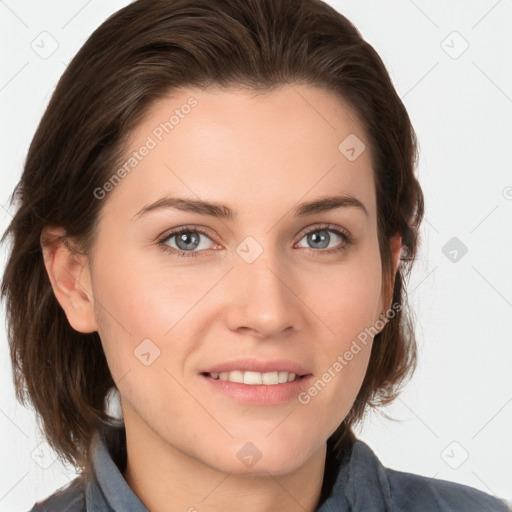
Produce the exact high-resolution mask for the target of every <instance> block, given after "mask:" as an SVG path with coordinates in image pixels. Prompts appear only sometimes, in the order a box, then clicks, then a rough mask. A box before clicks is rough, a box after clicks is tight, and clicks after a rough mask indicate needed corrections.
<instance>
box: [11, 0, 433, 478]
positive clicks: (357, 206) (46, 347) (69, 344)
mask: <svg viewBox="0 0 512 512" xmlns="http://www.w3.org/2000/svg"><path fill="white" fill-rule="evenodd" d="M415 157H416V142H415V136H414V132H413V129H412V126H411V124H410V120H409V118H408V115H407V112H406V110H405V108H404V106H403V104H402V102H401V101H400V98H399V97H398V95H397V94H396V91H395V90H394V88H393V85H392V83H391V81H390V78H389V76H388V74H387V72H386V70H385V67H384V65H383V63H382V61H381V59H380V58H379V57H378V55H377V54H376V52H375V51H374V49H373V48H372V47H371V46H370V45H369V44H368V43H367V42H365V41H364V40H363V39H362V37H361V36H360V34H359V33H358V31H357V30H356V29H355V28H354V26H353V25H352V24H351V23H350V22H349V21H348V20H347V19H346V18H344V17H343V16H342V15H341V14H339V13H338V12H336V11H335V10H334V9H332V8H331V7H329V6H328V5H326V4H324V3H322V2H318V1H302V2H296V1H291V0H284V1H282V2H273V1H271V0H259V1H256V0H251V1H248V2H239V1H234V0H225V1H222V2H219V1H215V2H214V1H211V0H194V1H172V2H169V1H136V2H134V3H132V4H130V5H129V6H127V7H126V8H124V9H122V10H120V11H119V12H117V13H115V14H114V15H113V16H111V17H110V18H109V19H108V20H107V21H106V22H105V23H103V24H102V25H101V26H100V27H99V28H98V29H97V30H96V31H95V32H94V33H93V34H92V36H91V37H90V38H89V39H88V41H87V42H86V43H85V44H84V46H83V47H82V48H81V50H80V51H79V52H78V54H77V55H76V57H75V58H74V59H73V60H72V61H71V63H70V64H69V66H68V68H67V69H66V71H65V73H64V75H63V76H62V78H61V80H60V81H59V83H58V86H57V88H56V90H55V92H54V94H53V96H52V99H51V101H50V103H49V105H48V107H47V110H46V112H45V114H44V116H43V118H42V120H41V123H40V125H39V127H38V129H37V132H36V134H35V136H34V139H33V141H32V144H31V146H30V149H29V153H28V156H27V160H26V164H25V169H24V171H23V175H22V177H21V180H20V182H19V184H18V186H17V188H16V190H15V193H14V194H13V200H16V201H17V211H16V214H15V216H14V218H13V220H12V222H11V224H10V225H9V227H8V229H7V231H6V232H5V234H4V239H6V238H7V237H8V236H9V235H10V236H11V237H12V244H13V245H12V249H11V252H10V255H9V259H8V262H7V266H6V271H5V274H4V277H3V282H2V295H3V297H4V299H5V300H6V305H7V308H6V309H7V314H8V325H9V340H10V346H11V355H12V362H13V368H14V378H15V384H16V389H17V393H18V398H19V399H20V400H21V401H27V400H28V401H30V402H32V403H33V405H34V406H35V408H36V411H37V412H38V414H39V417H40V419H41V422H42V426H43V428H44V431H45V434H46V436H47V438H48V441H49V442H50V444H51V445H52V446H53V447H54V448H55V449H56V450H57V451H58V453H59V454H61V455H62V457H63V458H65V459H67V460H69V461H71V462H72V463H74V464H76V465H77V466H78V467H87V465H88V462H89V461H88V457H89V452H88V448H89V444H90V441H91V437H92V435H93V433H94V431H95V430H96V429H97V427H98V425H99V424H100V422H101V421H107V420H108V419H109V415H108V410H107V404H106V397H107V394H108V393H109V391H111V390H117V391H118V392H119V395H120V398H121V404H122V407H123V415H124V419H125V422H126V424H127V428H128V426H130V428H137V429H141V430H145V431H146V432H147V434H148V435H152V436H155V438H158V439H159V440H160V441H161V442H163V443H167V444H169V445H172V446H173V447H175V448H176V449H178V450H180V451H182V452H184V453H186V454H188V455H191V456H192V457H195V458H196V459H198V460H199V461H201V462H203V463H205V464H207V465H209V466H212V467H216V468H219V469H221V470H223V471H226V472H227V471H230V472H232V471H238V472H244V471H245V472H249V471H252V472H254V469H252V470H249V469H248V468H245V467H244V466H243V465H241V464H240V461H239V460H238V459H237V454H238V453H239V450H240V449H242V447H243V446H245V445H246V443H248V442H251V443H253V444H254V445H255V446H256V447H257V448H258V449H259V450H260V452H261V453H262V459H261V463H259V465H258V466H256V467H257V470H258V471H270V472H272V473H280V472H281V473H283V472H286V471H290V470H291V469H293V468H294V467H297V466H299V465H300V464H301V463H302V462H304V461H305V460H306V459H307V457H309V456H311V454H312V453H313V452H314V451H315V450H317V449H318V448H319V447H320V446H321V445H322V444H323V443H325V441H326V440H327V439H328V438H331V439H333V440H334V441H336V443H337V445H341V444H342V442H343V439H345V438H347V436H350V434H351V428H352V427H353V425H354V424H355V423H356V422H357V421H360V420H361V419H362V418H363V416H364V414H365V411H366V410H367V409H368V408H370V407H377V406H380V405H383V404H386V403H388V402H390V401H391V400H392V399H393V398H395V397H396V396H397V394H398V391H399V389H400V386H401V385H402V384H403V382H404V379H405V377H407V376H410V375H411V373H412V371H413V369H414V366H415V362H416V346H415V340H414V333H413V330H412V327H411V322H410V318H409V312H408V311H407V308H406V297H405V278H406V275H407V273H408V272H410V268H411V265H412V263H413V261H414V258H415V254H416V251H417V245H418V228H419V224H420V222H421V219H422V215H423V196H422V192H421V189H420V186H419V184H418V182H417V180H416V178H415V176H414V164H415ZM334 196H337V197H342V200H336V201H335V200H334V199H332V198H333V197H334ZM166 198H167V199H169V198H172V200H173V201H172V205H170V204H169V201H167V203H166V202H165V201H160V200H162V199H166ZM177 198H180V199H182V200H184V201H177V200H176V199H177ZM327 198H331V199H330V200H329V201H325V200H326V199H327ZM187 201H188V202H187ZM191 201H194V202H195V204H194V205H191V203H190V202H191ZM335 202H336V204H334V203H335ZM205 203H210V206H207V205H205ZM306 203H307V204H306ZM313 203H315V204H313ZM170 206H172V208H171V207H170ZM334 206H336V207H334ZM175 228H183V229H182V231H183V232H182V233H181V235H180V234H179V233H177V232H176V229H175ZM313 228H314V229H313ZM350 354H351V355H350ZM239 358H244V359H258V360H275V359H286V360H289V361H293V362H296V363H298V364H300V365H301V366H302V367H303V369H304V370H305V372H304V373H307V374H308V375H309V379H310V380H309V381H308V386H307V387H306V388H304V389H302V390H301V393H300V394H299V393H298V394H297V397H296V398H295V399H293V400H287V401H283V402H282V403H279V404H276V403H273V404H259V405H255V404H248V403H245V402H243V401H240V400H237V399H236V398H233V397H230V398H228V397H226V396H224V395H222V394H219V393H218V392H217V391H216V390H215V389H213V388H212V387H211V385H210V384H211V383H210V382H208V381H207V379H209V377H208V376H206V375H205V374H206V373H208V372H209V371H213V370H214V367H215V366H216V365H218V364H221V363H224V362H227V361H232V360H234V359H239ZM284 418H286V420H285V421H283V419H284ZM290 453H291V454H293V455H292V456H290Z"/></svg>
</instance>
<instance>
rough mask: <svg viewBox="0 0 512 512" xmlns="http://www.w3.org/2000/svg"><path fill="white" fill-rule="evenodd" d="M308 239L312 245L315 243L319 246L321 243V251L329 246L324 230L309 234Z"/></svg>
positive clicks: (327, 236)
mask: <svg viewBox="0 0 512 512" xmlns="http://www.w3.org/2000/svg"><path fill="white" fill-rule="evenodd" d="M318 233H323V234H318ZM309 238H310V241H311V242H313V243H314V244H315V243H320V244H322V243H323V245H321V247H320V248H321V249H325V248H326V247H327V246H328V245H329V235H328V234H327V231H325V230H323V231H318V232H317V233H311V234H310V235H309ZM317 247H318V246H317Z"/></svg>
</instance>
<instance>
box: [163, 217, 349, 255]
mask: <svg viewBox="0 0 512 512" xmlns="http://www.w3.org/2000/svg"><path fill="white" fill-rule="evenodd" d="M329 233H332V234H334V236H332V235H331V234H329ZM304 238H305V239H306V243H307V244H309V245H308V246H306V248H307V249H311V250H313V253H314V254H315V255H326V254H332V253H335V252H340V251H343V250H346V249H348V247H349V246H350V245H352V244H353V239H352V236H351V234H350V233H349V232H348V231H346V230H344V229H343V228H340V227H339V226H336V225H333V224H327V225H321V226H315V227H313V228H310V229H309V230H307V231H306V232H305V233H304V234H303V236H302V238H301V240H302V239H304ZM208 241H209V242H210V243H208ZM333 241H334V242H337V243H336V245H335V246H334V247H331V248H329V244H330V243H331V242H333ZM211 242H212V239H211V238H210V237H209V236H208V234H207V232H206V231H205V230H204V229H203V228H201V227H199V226H197V227H195V226H182V227H180V228H176V229H174V230H173V231H171V232H169V233H167V234H165V235H164V236H163V237H162V238H160V240H158V243H157V245H158V246H159V247H160V248H161V249H162V250H163V251H164V252H167V253H171V254H173V255H175V256H178V257H195V256H198V255H202V253H205V252H207V251H208V250H215V249H212V247H210V244H211ZM298 247H304V246H301V245H298ZM314 249H319V250H314Z"/></svg>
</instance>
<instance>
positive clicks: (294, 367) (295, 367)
mask: <svg viewBox="0 0 512 512" xmlns="http://www.w3.org/2000/svg"><path fill="white" fill-rule="evenodd" d="M233 370H241V371H246V372H259V373H267V372H288V373H295V374H296V375H301V376H302V375H309V374H310V373H311V372H310V371H309V370H308V369H307V368H306V367H304V366H302V365H301V364H299V363H295V362H293V361H289V360H286V359H269V360H266V361H265V360H262V359H234V360H233V361H226V362H223V363H218V364H214V365H212V366H209V367H208V368H206V369H204V370H202V371H201V372H200V373H221V372H231V371H233Z"/></svg>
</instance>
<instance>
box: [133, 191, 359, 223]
mask: <svg viewBox="0 0 512 512" xmlns="http://www.w3.org/2000/svg"><path fill="white" fill-rule="evenodd" d="M349 207H355V208H358V209H359V210H361V211H362V212H364V214H365V215H366V216H368V215H369V214H368V210H367V209H366V207H365V206H364V204H363V203H362V202H361V201H359V199H356V198H355V197H352V196H349V195H338V196H326V197H321V198H319V199H316V200H314V201H310V202H307V203H301V204H300V205H298V206H296V207H295V208H294V209H293V213H294V215H295V216H296V217H307V216H310V215H315V214H317V213H321V212H325V211H329V210H335V209H338V208H349ZM162 209H175V210H181V211H184V212H193V213H198V214H200V215H208V216H211V217H216V218H219V219H227V220H232V219H234V218H235V217H236V216H237V214H238V212H237V210H236V209H235V210H232V209H231V208H229V207H228V206H226V205H224V204H221V203H216V202H209V201H202V200H199V199H187V198H181V197H162V198H161V199H158V200H157V201H155V202H154V203H151V204H148V205H146V206H144V207H143V208H142V209H141V210H139V211H138V212H137V213H136V214H135V215H134V217H133V218H132V220H137V219H139V218H140V217H143V216H144V215H147V214H148V213H150V212H154V211H156V210H162Z"/></svg>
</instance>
